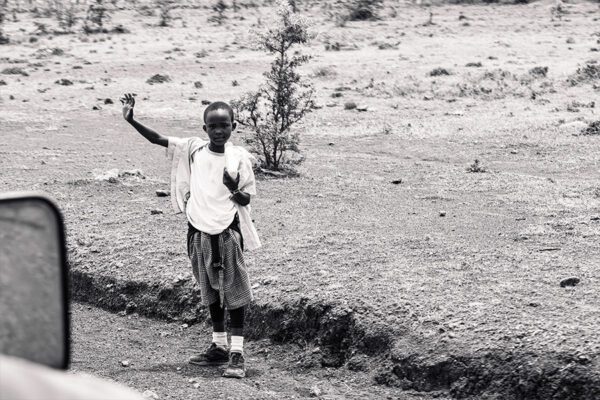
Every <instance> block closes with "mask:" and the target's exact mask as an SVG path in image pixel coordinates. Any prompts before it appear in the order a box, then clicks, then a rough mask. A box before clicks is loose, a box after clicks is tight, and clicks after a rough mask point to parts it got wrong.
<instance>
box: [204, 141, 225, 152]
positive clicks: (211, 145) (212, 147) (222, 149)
mask: <svg viewBox="0 0 600 400" xmlns="http://www.w3.org/2000/svg"><path fill="white" fill-rule="evenodd" d="M208 149H209V150H210V151H213V152H215V153H225V145H223V146H217V145H216V144H214V143H213V142H210V143H209V144H208Z"/></svg>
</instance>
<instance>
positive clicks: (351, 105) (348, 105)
mask: <svg viewBox="0 0 600 400" xmlns="http://www.w3.org/2000/svg"><path fill="white" fill-rule="evenodd" d="M355 108H356V103H355V102H353V101H347V102H345V103H344V110H354V109H355Z"/></svg>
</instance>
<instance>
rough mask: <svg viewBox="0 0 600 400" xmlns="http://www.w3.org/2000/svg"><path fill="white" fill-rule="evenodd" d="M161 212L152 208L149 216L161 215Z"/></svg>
mask: <svg viewBox="0 0 600 400" xmlns="http://www.w3.org/2000/svg"><path fill="white" fill-rule="evenodd" d="M162 213H163V210H161V209H158V208H153V209H152V210H150V214H151V215H158V214H162Z"/></svg>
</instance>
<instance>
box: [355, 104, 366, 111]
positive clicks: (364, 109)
mask: <svg viewBox="0 0 600 400" xmlns="http://www.w3.org/2000/svg"><path fill="white" fill-rule="evenodd" d="M368 109H369V107H368V106H367V105H366V104H361V105H359V106H356V110H357V111H363V112H364V111H367V110H368Z"/></svg>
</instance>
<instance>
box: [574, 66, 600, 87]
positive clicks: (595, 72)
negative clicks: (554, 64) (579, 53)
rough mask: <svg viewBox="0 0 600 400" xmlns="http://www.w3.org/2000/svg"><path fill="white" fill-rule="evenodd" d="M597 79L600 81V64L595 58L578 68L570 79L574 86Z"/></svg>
mask: <svg viewBox="0 0 600 400" xmlns="http://www.w3.org/2000/svg"><path fill="white" fill-rule="evenodd" d="M596 81H600V65H598V64H597V63H596V61H595V60H593V61H588V62H587V63H586V64H585V65H584V66H582V67H579V68H577V71H576V72H575V73H574V74H573V75H571V76H570V77H569V79H568V82H569V83H570V84H571V85H572V86H577V85H580V84H582V83H588V82H590V83H591V82H596Z"/></svg>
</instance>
